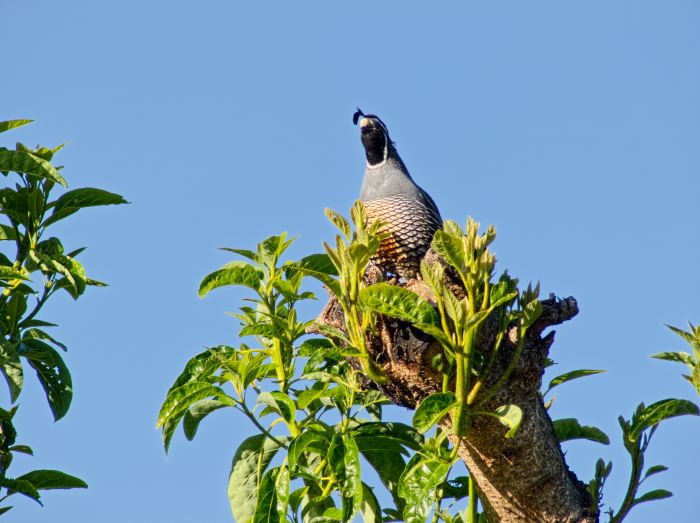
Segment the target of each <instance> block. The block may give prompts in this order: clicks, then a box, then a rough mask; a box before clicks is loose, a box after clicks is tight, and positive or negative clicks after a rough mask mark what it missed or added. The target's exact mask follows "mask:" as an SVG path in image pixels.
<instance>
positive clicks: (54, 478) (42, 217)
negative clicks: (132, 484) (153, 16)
mask: <svg viewBox="0 0 700 523" xmlns="http://www.w3.org/2000/svg"><path fill="white" fill-rule="evenodd" d="M30 122H31V120H11V121H6V122H0V132H3V131H7V130H9V129H13V128H16V127H20V126H22V125H25V124H27V123H30ZM62 147H63V146H62V145H59V146H58V147H55V148H53V149H48V148H46V147H37V148H35V149H31V148H29V147H27V146H25V145H23V144H21V143H17V145H16V148H15V149H14V150H12V149H8V148H6V147H0V172H1V173H2V174H3V175H4V176H6V177H7V176H9V174H10V172H13V173H14V174H16V175H17V176H18V177H19V179H18V181H17V183H16V184H15V185H14V187H4V188H2V189H0V215H2V216H3V218H4V219H3V222H4V223H0V287H2V294H1V295H0V332H1V334H2V335H1V336H0V371H1V372H2V374H3V376H4V377H5V381H6V382H7V385H8V388H9V393H10V397H9V399H10V403H13V404H14V403H16V402H17V399H18V397H19V395H20V393H21V391H22V388H23V386H24V374H25V370H26V368H25V364H26V365H28V366H29V367H30V368H32V369H34V371H35V372H36V375H37V378H38V380H39V383H40V384H41V385H42V387H43V388H44V391H45V393H46V399H47V401H48V404H49V407H50V409H51V412H52V414H53V417H54V419H55V420H59V419H61V418H62V417H63V416H65V415H66V413H67V412H68V409H69V407H70V404H71V399H72V396H73V389H72V381H71V375H70V372H69V370H68V367H67V366H66V364H65V362H64V361H63V358H62V357H61V351H65V350H67V349H66V346H65V345H64V344H63V343H61V342H60V341H58V340H56V339H55V338H54V337H53V336H51V335H50V334H49V333H48V332H47V331H46V330H45V329H46V328H49V327H55V325H54V324H52V323H49V322H47V321H44V320H41V319H39V318H38V314H39V312H40V311H41V309H42V307H43V306H44V305H45V304H46V302H47V301H48V300H49V299H50V298H51V297H52V296H53V295H54V294H56V293H57V292H60V291H64V292H66V293H68V294H69V295H70V296H71V297H72V298H73V299H75V300H77V299H78V298H79V297H80V296H81V295H82V294H83V293H84V292H85V289H86V288H87V287H89V286H104V284H103V283H101V282H99V281H96V280H92V279H90V278H88V277H87V276H86V274H85V270H84V268H83V266H82V265H81V263H80V262H79V261H78V260H77V259H76V257H77V256H78V255H79V254H80V253H81V252H82V251H83V250H84V248H80V249H75V250H72V251H69V252H65V251H64V247H63V242H62V241H61V240H60V239H59V238H57V237H56V236H49V235H48V233H47V230H48V229H49V227H51V226H52V225H54V224H55V223H57V222H59V221H60V220H63V219H64V218H66V217H68V216H70V215H72V214H74V213H76V212H77V211H79V210H80V209H82V208H85V207H92V206H101V205H110V204H121V203H126V201H125V200H124V198H122V197H121V196H119V195H117V194H114V193H110V192H107V191H104V190H102V189H94V188H81V189H73V190H70V191H65V192H63V194H61V195H60V196H58V197H57V198H55V199H51V195H52V194H51V193H52V191H53V190H54V189H55V188H58V187H62V188H67V183H66V181H65V179H64V178H63V176H62V175H61V174H60V171H61V167H55V166H54V165H53V164H52V163H51V161H52V159H53V156H54V154H55V153H56V152H57V151H58V150H60V149H61V148H62ZM13 258H14V259H13ZM16 411H17V406H14V407H10V408H9V409H7V410H6V409H2V408H0V488H1V489H5V495H4V497H3V498H2V499H5V498H6V497H8V496H10V495H12V494H15V493H20V494H24V495H25V496H27V497H30V498H32V499H34V500H35V501H38V502H40V496H39V491H40V490H46V489H68V488H85V487H87V485H86V484H85V483H84V482H83V481H82V480H80V479H78V478H75V477H73V476H70V475H68V474H65V473H63V472H60V471H56V470H35V471H32V472H29V473H27V474H24V475H22V476H19V477H17V478H14V479H12V478H9V477H7V476H6V474H7V469H8V467H9V466H10V464H11V463H12V458H13V453H16V452H20V453H24V454H30V455H31V454H32V449H31V448H30V447H28V446H27V445H17V444H15V439H16V430H15V427H14V426H13V423H12V419H13V417H14V414H15V412H16ZM10 508H11V507H3V508H0V514H2V513H5V512H7V511H8V510H9V509H10Z"/></svg>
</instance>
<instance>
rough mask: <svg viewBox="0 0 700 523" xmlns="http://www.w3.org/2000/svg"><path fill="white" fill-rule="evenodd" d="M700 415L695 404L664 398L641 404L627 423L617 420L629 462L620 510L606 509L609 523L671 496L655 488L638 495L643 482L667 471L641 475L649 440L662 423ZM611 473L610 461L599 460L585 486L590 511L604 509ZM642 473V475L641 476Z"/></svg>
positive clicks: (655, 469)
mask: <svg viewBox="0 0 700 523" xmlns="http://www.w3.org/2000/svg"><path fill="white" fill-rule="evenodd" d="M689 414H690V415H694V416H698V415H700V410H699V409H698V406H697V405H695V404H694V403H692V402H690V401H687V400H681V399H666V400H661V401H657V402H656V403H654V404H652V405H649V406H648V407H645V405H644V404H643V403H640V404H639V406H638V407H637V409H636V411H635V412H634V414H633V415H632V418H631V419H630V420H627V419H625V418H624V417H622V416H620V417H619V418H618V421H619V422H620V427H621V429H622V442H623V444H624V446H625V449H626V450H627V452H628V454H629V456H630V460H631V463H632V470H631V473H630V480H629V486H628V488H627V493H626V494H625V498H624V500H623V501H622V504H621V505H620V508H619V509H618V510H617V511H615V510H613V509H612V508H609V509H608V510H607V513H608V515H609V516H610V519H609V522H610V523H619V522H620V521H622V520H623V519H624V518H625V517H626V516H627V515H628V514H629V512H630V510H631V509H632V508H633V507H635V506H636V505H639V504H640V503H644V502H647V501H653V500H658V499H665V498H668V497H671V496H672V495H673V494H672V493H671V492H669V491H668V490H664V489H655V490H650V491H648V492H646V493H644V494H642V495H639V489H640V487H641V485H642V483H643V482H644V481H645V480H646V479H648V478H649V477H651V476H653V475H654V474H658V473H659V472H663V471H665V470H668V469H667V467H665V466H663V465H654V466H653V467H649V468H648V469H647V470H646V472H644V453H645V452H646V450H647V447H648V446H649V443H650V442H651V438H652V436H653V435H654V433H655V432H656V429H657V428H658V426H659V423H661V422H662V421H664V420H667V419H670V418H673V417H676V416H684V415H689ZM611 470H612V462H608V463H605V462H604V461H603V460H602V459H599V460H598V462H597V463H596V467H595V476H594V478H593V479H592V480H591V481H590V482H589V484H588V491H589V493H590V494H591V496H592V498H593V507H592V508H593V509H595V510H601V509H602V507H603V503H602V501H603V494H602V492H603V486H604V485H605V481H606V480H607V478H608V476H609V475H610V472H611ZM642 474H644V475H643V476H642Z"/></svg>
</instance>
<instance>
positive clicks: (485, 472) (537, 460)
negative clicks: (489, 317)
mask: <svg viewBox="0 0 700 523" xmlns="http://www.w3.org/2000/svg"><path fill="white" fill-rule="evenodd" d="M426 261H428V262H429V263H443V262H442V260H440V259H439V258H438V257H437V256H436V255H435V254H433V253H432V251H431V252H429V253H428V254H427V255H426ZM446 283H447V285H448V287H449V288H450V289H452V290H453V292H455V294H456V295H457V296H458V297H461V296H460V294H462V292H463V291H462V288H461V286H460V284H459V282H458V279H457V278H455V277H454V274H451V271H449V270H446ZM406 288H408V289H410V290H412V291H414V292H416V293H417V294H419V295H421V296H422V297H424V298H426V299H428V300H430V301H434V300H433V299H432V295H431V292H430V290H429V288H428V287H427V285H425V283H423V282H422V281H416V280H411V281H410V282H408V284H407V285H406ZM542 307H543V313H542V316H541V317H540V318H539V319H538V320H537V322H536V323H535V324H534V325H533V326H532V327H531V328H530V330H529V331H528V334H527V338H526V340H525V345H524V347H523V350H522V352H521V356H520V361H519V362H518V364H517V366H516V367H515V370H514V371H513V373H512V374H511V376H510V378H509V380H508V381H507V383H506V385H505V386H504V387H503V388H502V389H501V390H500V391H499V392H498V393H496V394H495V395H494V396H493V397H492V398H491V399H490V400H489V401H488V402H487V403H486V405H485V409H486V410H490V411H493V410H494V409H496V408H497V407H499V406H501V405H507V404H514V405H517V406H519V407H520V408H521V409H522V412H523V420H522V423H521V425H520V428H519V429H518V431H517V433H516V434H515V436H514V437H512V438H510V439H506V438H505V437H504V433H505V429H504V427H503V425H501V424H500V423H499V422H498V421H497V420H496V419H494V418H491V417H487V416H478V417H476V418H473V422H472V425H471V428H470V429H469V431H468V433H467V435H466V436H465V437H464V438H462V439H461V441H460V442H459V455H460V457H461V458H462V460H463V461H464V462H465V463H466V465H467V467H468V468H469V472H470V474H471V475H472V477H473V479H474V480H475V481H476V484H477V486H478V487H477V488H478V492H479V497H480V500H481V502H482V504H483V506H484V511H485V512H486V515H487V517H488V520H489V521H490V522H504V523H506V522H552V523H554V522H557V523H559V522H586V523H594V522H597V521H598V514H597V507H591V503H592V501H591V497H590V495H589V494H588V492H587V490H586V488H585V485H584V484H583V483H582V482H581V481H579V480H578V479H577V478H576V476H575V474H574V473H573V472H571V471H570V470H569V468H568V467H567V465H566V462H565V461H564V455H563V453H562V451H561V447H560V445H559V442H558V440H557V438H556V435H555V433H554V427H553V425H552V421H551V419H550V418H549V416H548V414H547V411H546V410H545V408H544V404H543V402H542V397H541V395H540V393H539V391H540V386H541V384H542V375H543V373H544V368H545V363H546V359H547V355H548V354H549V348H550V346H551V345H552V343H553V342H554V332H553V331H551V332H549V333H548V334H546V335H545V336H544V337H542V336H541V335H542V333H543V331H544V330H545V329H546V328H547V327H550V326H552V325H558V324H561V323H563V322H564V321H567V320H569V319H571V318H573V317H574V316H575V315H576V314H577V313H578V306H577V304H576V300H575V299H574V298H571V297H570V298H565V299H557V298H556V297H554V296H553V295H552V296H550V298H549V299H546V300H542ZM318 321H319V322H320V323H325V324H329V325H332V326H334V327H337V328H341V329H343V328H344V326H345V324H344V317H343V312H342V309H341V308H340V306H339V304H338V303H337V301H336V300H335V299H334V298H331V299H330V300H329V302H328V303H327V304H326V307H325V308H324V310H323V312H322V313H321V315H320V316H319V318H318ZM377 328H378V329H377V334H376V335H373V334H370V335H368V348H369V351H370V355H371V357H372V358H373V359H374V360H375V361H376V362H377V364H378V366H380V367H381V368H383V369H384V372H385V373H386V374H387V376H388V378H389V379H388V381H387V383H385V384H383V385H381V386H380V385H377V384H376V383H374V382H371V381H370V380H369V379H367V380H366V382H365V384H364V385H365V386H367V387H371V388H376V389H380V390H382V391H383V392H384V393H385V394H386V395H387V396H388V397H389V398H390V399H391V400H392V401H393V402H394V403H395V404H397V405H402V406H404V407H408V408H411V409H413V408H415V407H416V405H417V404H418V403H420V401H421V400H422V399H423V398H425V397H426V396H428V395H429V394H432V393H434V392H439V391H441V375H440V374H439V373H438V372H436V371H435V370H434V369H433V365H432V360H433V357H434V356H435V355H436V354H439V353H441V351H442V349H441V347H440V346H439V345H438V344H437V343H436V342H435V341H434V340H433V339H432V338H431V337H430V336H428V335H426V334H424V333H422V332H421V331H419V330H417V329H414V328H412V327H411V326H410V325H408V324H406V323H404V322H401V321H398V320H394V319H391V318H384V317H381V318H380V319H379V321H378V324H377ZM494 331H495V328H494V326H493V325H492V324H490V323H489V322H488V321H487V322H485V324H484V326H483V327H482V329H481V331H480V333H479V338H478V341H477V350H478V351H479V352H481V353H482V354H483V355H484V356H485V357H488V355H489V352H490V351H491V348H492V346H493V340H494V336H495V332H494ZM507 338H508V339H507V341H506V343H504V346H503V347H502V348H501V350H500V351H499V353H498V354H497V357H496V362H495V364H494V365H493V367H492V370H491V372H490V374H489V376H487V377H486V380H485V383H484V388H482V390H485V389H487V388H488V387H489V386H490V385H493V384H494V383H495V382H496V381H497V380H498V378H499V377H500V376H501V375H502V374H503V372H504V370H505V369H506V367H507V366H508V364H509V363H510V361H511V359H512V357H513V354H514V351H515V347H516V345H517V343H518V340H517V331H516V329H515V328H513V329H511V331H509V335H508V337H507ZM443 423H444V424H445V425H449V420H445V421H443Z"/></svg>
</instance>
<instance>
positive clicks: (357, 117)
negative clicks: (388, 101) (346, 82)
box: [352, 107, 365, 125]
mask: <svg viewBox="0 0 700 523" xmlns="http://www.w3.org/2000/svg"><path fill="white" fill-rule="evenodd" d="M364 115H365V113H363V112H362V109H360V108H359V107H358V108H357V111H355V114H353V115H352V123H353V124H355V125H357V122H359V121H360V116H364Z"/></svg>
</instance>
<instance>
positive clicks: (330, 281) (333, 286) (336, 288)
mask: <svg viewBox="0 0 700 523" xmlns="http://www.w3.org/2000/svg"><path fill="white" fill-rule="evenodd" d="M299 270H300V271H301V272H302V274H304V275H305V276H311V277H312V278H316V279H317V280H318V281H320V282H321V283H323V284H324V285H325V286H326V287H328V288H329V289H330V291H331V292H332V293H333V294H335V295H336V296H338V297H340V296H342V291H341V290H340V283H338V280H337V279H336V278H334V277H333V276H331V275H329V274H326V273H323V272H319V271H314V270H312V269H309V268H306V267H299Z"/></svg>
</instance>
